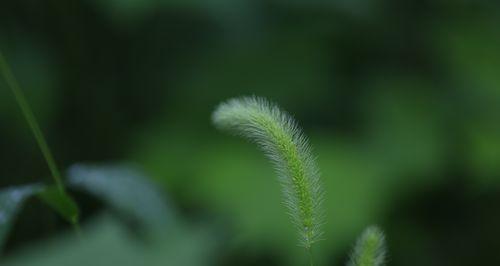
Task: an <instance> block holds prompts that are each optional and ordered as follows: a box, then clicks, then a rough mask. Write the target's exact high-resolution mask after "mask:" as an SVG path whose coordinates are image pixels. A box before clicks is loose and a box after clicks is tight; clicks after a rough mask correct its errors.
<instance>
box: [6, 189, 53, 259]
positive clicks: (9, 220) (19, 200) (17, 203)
mask: <svg viewBox="0 0 500 266" xmlns="http://www.w3.org/2000/svg"><path fill="white" fill-rule="evenodd" d="M42 189H43V187H42V186H41V185H38V184H33V185H25V186H18V187H9V188H4V189H2V190H1V191H0V250H1V249H2V247H3V244H4V243H5V241H6V239H7V236H8V233H9V231H10V229H11V228H12V224H13V221H14V219H15V218H16V216H17V214H18V213H19V211H20V210H21V208H22V206H23V204H24V202H26V200H27V199H28V198H29V197H31V196H33V195H35V194H37V193H39V192H40V191H41V190H42Z"/></svg>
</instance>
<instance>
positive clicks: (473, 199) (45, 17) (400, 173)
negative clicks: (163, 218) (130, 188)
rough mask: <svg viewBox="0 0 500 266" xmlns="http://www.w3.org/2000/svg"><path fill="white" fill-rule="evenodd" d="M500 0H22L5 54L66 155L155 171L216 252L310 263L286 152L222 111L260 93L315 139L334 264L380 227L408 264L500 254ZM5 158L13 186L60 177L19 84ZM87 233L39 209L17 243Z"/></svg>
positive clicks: (26, 218)
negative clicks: (291, 207) (28, 118)
mask: <svg viewBox="0 0 500 266" xmlns="http://www.w3.org/2000/svg"><path fill="white" fill-rule="evenodd" d="M499 7H500V3H495V2H494V1H486V0H484V1H467V0H459V1H451V0H438V1H422V0H419V1H417V0H414V1H397V0H379V1H375V0H366V1H360V0H354V1H353V0H351V1H349V0H330V1H326V0H309V1H305V0H292V1H283V0H266V1H258V0H257V1H249V0H243V1H202V0H191V1H186V0H184V1H181V0H170V1H169V0H106V1H102V0H78V1H77V0H71V1H58V0H45V1H40V0H20V1H12V0H10V1H9V0H4V1H2V5H1V7H0V48H1V49H2V51H3V53H4V54H5V56H6V58H7V60H8V61H9V63H10V64H11V66H12V68H13V71H14V73H15V75H16V77H17V79H18V80H19V82H20V84H21V86H22V88H23V89H24V91H25V93H26V96H27V98H28V100H29V102H30V104H31V105H32V107H33V110H34V112H35V114H36V116H37V118H38V120H39V122H40V124H41V127H42V129H43V131H44V132H45V134H46V137H47V140H48V142H49V145H50V146H51V148H52V150H53V152H54V154H55V157H56V160H57V162H58V163H59V165H60V166H61V168H63V169H66V168H67V167H69V166H70V165H72V164H73V163H75V162H96V163H106V162H116V161H126V162H132V163H135V164H137V165H139V166H141V167H142V169H144V171H145V172H146V173H148V174H149V175H150V176H151V177H152V179H153V181H154V182H156V183H157V184H158V186H159V187H160V188H161V189H162V191H163V192H164V194H165V195H166V197H167V198H168V199H169V202H170V204H171V205H172V206H173V208H174V209H175V210H176V211H177V212H178V215H179V216H180V217H182V220H183V221H184V222H185V223H187V224H189V226H191V227H196V228H198V229H196V230H201V231H207V232H210V233H207V234H206V235H205V233H203V234H202V235H203V236H202V237H201V238H202V239H203V240H197V239H198V238H197V237H200V236H199V235H196V234H195V235H196V236H195V237H194V238H193V240H192V241H191V242H189V241H190V239H191V238H185V237H181V238H182V239H184V240H185V241H184V242H186V244H185V245H187V246H188V247H191V246H198V247H197V248H198V249H205V248H206V249H210V253H211V255H210V256H208V257H209V258H207V259H204V260H203V262H202V264H203V265H305V254H303V253H304V252H303V251H302V250H301V248H299V247H298V246H297V244H296V241H295V239H296V234H295V232H294V228H293V226H292V225H291V224H290V222H289V221H288V220H289V219H288V217H287V215H286V212H285V210H284V208H283V206H282V205H281V194H280V192H279V191H280V187H279V184H278V182H277V181H276V178H275V177H274V176H275V175H274V173H273V170H272V167H271V166H270V164H269V163H268V162H266V159H265V158H264V157H263V156H262V155H261V153H260V152H259V151H258V150H257V149H256V148H255V147H254V146H253V145H251V144H249V143H247V142H245V141H242V140H241V139H238V138H235V137H230V136H227V135H226V134H223V133H221V132H217V131H216V130H215V129H214V128H213V127H212V126H211V124H210V115H211V112H212V110H213V109H214V108H215V106H216V105H217V104H218V103H219V102H221V101H223V100H226V99H228V98H231V97H236V96H241V95H258V96H263V97H267V98H269V99H270V100H272V101H274V102H276V103H278V104H279V105H280V106H281V107H283V108H284V109H286V110H287V111H289V112H290V113H292V114H294V116H295V118H296V119H297V120H298V121H299V123H300V124H301V126H302V127H303V129H304V131H305V133H306V135H308V136H309V137H310V140H311V143H312V145H313V146H314V148H315V149H314V152H315V154H316V155H317V156H318V161H319V165H320V168H321V171H322V178H323V180H324V183H325V188H326V202H325V207H326V209H327V224H326V225H325V231H326V235H325V238H326V240H325V241H323V242H320V243H319V244H318V245H317V247H315V250H314V252H315V257H316V260H317V262H318V264H320V265H343V264H344V263H345V261H346V260H347V258H348V255H349V252H350V249H351V247H352V245H353V243H354V241H355V239H356V237H357V235H358V234H359V233H361V231H362V230H363V228H364V227H365V226H367V225H370V224H378V225H379V226H380V227H382V228H383V229H384V231H385V232H386V234H387V241H388V247H389V263H388V264H389V265H394V266H396V265H406V266H412V265H428V266H432V265H440V266H442V265H457V266H459V265H477V263H479V262H481V264H487V265H500V254H499V253H498V248H499V247H500V241H499V239H500V228H499V226H498V225H499V224H500V209H499V206H500V205H499V204H500V123H499V115H500V49H499V48H500V28H499V27H498V25H500V24H499V23H500V15H499V14H500V13H499V11H500V9H499ZM0 161H1V167H0V177H1V178H0V186H2V187H7V186H12V185H20V184H26V183H31V182H40V181H44V180H45V181H47V182H49V180H50V179H49V172H48V170H47V167H46V165H45V163H44V161H43V158H42V157H41V155H40V152H39V150H38V148H37V146H36V142H35V141H34V139H33V137H32V135H31V133H30V131H29V129H28V127H27V125H26V122H25V121H24V119H23V116H22V113H21V112H20V110H19V108H18V107H17V105H16V102H15V100H14V98H13V97H12V95H11V92H10V91H9V89H8V87H7V86H6V84H5V82H4V80H3V79H2V80H1V81H0ZM75 197H76V199H77V201H78V202H79V203H80V205H81V210H82V224H83V225H84V228H86V227H85V225H86V224H94V223H98V222H95V220H96V219H97V220H99V219H104V218H96V217H98V216H99V215H100V213H102V212H103V206H102V204H100V203H99V202H96V201H95V200H93V199H91V198H88V197H86V196H82V195H78V194H76V195H75ZM99 217H100V216H99ZM105 220H106V219H105ZM103 223H104V225H103V226H101V227H99V229H92V228H93V227H92V225H89V226H88V227H89V229H87V230H88V232H89V234H94V235H96V237H97V239H95V240H94V242H91V244H92V245H94V244H95V246H96V247H106V248H108V247H111V246H113V244H103V243H109V242H106V241H111V240H109V239H114V238H119V239H121V238H120V237H122V236H120V237H117V236H115V235H114V232H115V231H117V230H118V229H117V228H116V227H115V226H112V225H109V224H110V222H109V221H108V222H103ZM68 228H69V226H68V225H66V224H65V223H64V222H63V221H61V220H60V218H58V217H57V215H55V214H53V213H52V212H51V211H49V210H47V209H46V208H44V207H43V206H42V205H41V204H37V203H33V204H30V205H28V206H27V207H26V209H25V210H23V212H22V213H21V215H20V217H19V219H17V222H16V224H15V226H14V230H13V231H12V232H11V235H10V237H9V240H8V242H7V246H6V251H5V255H6V256H12V257H16V256H18V257H19V256H21V257H22V256H24V255H23V254H25V253H23V252H24V251H23V250H26V249H29V251H26V252H28V254H29V253H31V252H36V250H37V249H39V248H40V246H46V245H48V244H46V243H48V242H52V241H56V240H54V239H58V238H59V237H61V236H62V235H65V234H67V232H66V231H68ZM200 228H201V229H200ZM188 231H189V230H188ZM190 233H191V234H194V233H192V232H190ZM107 235H111V236H110V237H106V236H107ZM101 238H102V239H107V240H102V241H100V239H101ZM167 239H170V238H167ZM174 240H175V239H174ZM174 240H172V239H170V241H174ZM116 241H118V242H120V241H121V240H116ZM175 241H177V240H175ZM111 242H112V243H114V242H113V241H111ZM167 242H168V241H167ZM163 244H165V245H167V244H170V245H172V243H162V245H163ZM71 245H77V244H76V243H73V242H71V243H70V244H64V245H60V246H66V247H67V246H71ZM100 245H101V246H100ZM30 246H31V248H28V247H30ZM56 246H57V245H56ZM208 246H210V248H209V247H208ZM56 249H58V250H60V251H58V252H59V253H61V254H64V253H65V252H68V254H71V256H74V258H75V259H74V261H76V260H79V259H81V260H84V255H81V256H80V257H79V258H78V256H76V255H73V253H71V252H70V251H67V250H66V249H62V247H57V248H56ZM166 249H168V248H166ZM126 250H127V251H124V252H128V253H134V252H137V253H141V252H146V251H144V250H148V248H144V250H142V249H140V250H138V249H137V247H135V246H133V245H131V246H127V247H126ZM131 250H133V251H131ZM141 250H142V251H141ZM187 250H188V251H186V252H187V254H189V256H195V255H194V254H195V253H191V251H189V250H190V249H189V248H188V249H187ZM119 253H120V252H119ZM122 253H123V252H121V253H120V254H122ZM171 253H172V252H171ZM19 254H21V255H19ZM82 254H83V253H82ZM90 254H94V253H92V252H90ZM134 254H135V253H134ZM173 254H174V253H173ZM196 254H197V253H196ZM46 256H49V255H46ZM88 256H93V255H88ZM103 256H105V255H103ZM165 256H166V258H163V257H162V258H161V259H162V260H166V261H168V260H169V257H168V254H166V255H165ZM42 257H43V256H42ZM129 263H131V262H130V261H129ZM142 263H144V261H142ZM20 265H21V264H20ZM47 265H50V264H47ZM52 265H55V264H52ZM61 265H69V264H67V262H66V264H64V263H62V264H61ZM75 265H76V264H75ZM83 265H85V264H83ZM108 265H111V264H108ZM131 265H139V263H138V262H137V263H136V264H134V263H132V264H131ZM165 265H182V264H176V263H175V262H171V263H170V264H169V263H166V264H165ZM186 265H187V264H186Z"/></svg>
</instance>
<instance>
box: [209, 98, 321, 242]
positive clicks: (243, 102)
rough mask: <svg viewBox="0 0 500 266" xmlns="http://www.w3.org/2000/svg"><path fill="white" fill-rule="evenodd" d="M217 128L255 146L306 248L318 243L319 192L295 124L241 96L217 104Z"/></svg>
mask: <svg viewBox="0 0 500 266" xmlns="http://www.w3.org/2000/svg"><path fill="white" fill-rule="evenodd" d="M212 120H213V123H214V124H215V125H216V127H218V128H219V129H223V130H228V131H230V132H233V133H235V134H237V135H240V136H243V137H246V138H248V139H250V140H251V141H253V142H255V143H256V144H258V146H259V147H260V148H261V149H262V150H263V151H264V153H265V154H266V155H267V157H268V158H269V159H270V160H271V161H272V162H273V164H274V166H275V168H276V171H277V173H278V176H279V180H280V182H281V184H282V185H283V192H284V196H285V205H286V206H287V207H288V209H289V212H290V215H291V217H292V219H293V222H294V224H295V225H296V226H297V228H298V230H299V233H300V244H301V245H302V246H304V247H305V248H306V249H308V250H309V249H310V248H311V245H312V244H313V243H314V242H316V241H318V240H320V238H321V235H322V231H321V228H320V227H321V224H322V222H323V212H322V209H321V203H322V197H323V190H322V187H321V184H320V181H319V172H318V168H317V166H316V163H315V160H314V157H313V156H312V155H311V148H310V146H309V144H308V142H307V139H306V137H305V136H304V135H303V134H302V132H301V130H300V128H299V127H298V125H297V123H296V122H295V121H294V120H293V118H292V117H291V116H290V115H288V114H287V113H286V112H284V111H282V110H280V108H279V107H278V106H276V105H274V104H272V103H270V102H268V101H267V100H265V99H263V98H257V97H243V98H237V99H232V100H229V101H227V102H224V103H222V104H220V105H219V106H218V107H217V109H216V110H215V112H214V113H213V115H212Z"/></svg>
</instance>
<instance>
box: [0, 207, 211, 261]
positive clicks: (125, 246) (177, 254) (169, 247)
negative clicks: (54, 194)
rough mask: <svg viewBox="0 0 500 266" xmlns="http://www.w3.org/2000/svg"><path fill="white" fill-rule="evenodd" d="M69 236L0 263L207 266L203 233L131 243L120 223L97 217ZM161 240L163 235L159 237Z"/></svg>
mask: <svg viewBox="0 0 500 266" xmlns="http://www.w3.org/2000/svg"><path fill="white" fill-rule="evenodd" d="M83 229H84V231H83V235H82V237H81V239H77V238H75V237H74V236H72V235H69V236H65V237H61V238H58V239H55V240H51V241H47V242H44V243H41V244H39V245H35V246H32V247H31V248H28V249H26V250H24V251H21V252H19V253H18V254H17V255H14V256H13V257H11V258H9V259H8V260H6V261H5V262H2V265H4V266H30V265H33V266H34V265H36V266H45V265H47V266H80V265H81V266H86V265H93V266H110V265H120V266H137V265H145V266H156V265H158V266H163V265H172V266H177V265H178V266H198V265H200V266H201V265H210V264H209V263H208V259H209V254H210V252H211V249H212V244H211V242H210V235H209V234H207V232H206V231H204V230H203V229H201V230H200V229H196V228H193V229H190V230H181V229H180V228H170V229H172V230H169V232H170V233H169V235H168V237H166V238H161V240H158V241H154V242H153V243H148V244H146V243H143V242H138V241H136V240H134V238H132V237H131V235H129V234H128V232H127V231H126V230H125V227H123V226H122V225H121V224H120V223H118V222H117V221H116V220H114V219H112V218H110V217H107V216H105V217H101V218H100V219H99V220H98V221H95V222H93V223H92V224H91V225H90V226H87V227H84V228H83ZM162 237H163V235H162Z"/></svg>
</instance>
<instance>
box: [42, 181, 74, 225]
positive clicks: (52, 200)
mask: <svg viewBox="0 0 500 266" xmlns="http://www.w3.org/2000/svg"><path fill="white" fill-rule="evenodd" d="M38 196H39V197H40V199H42V200H43V201H44V202H45V203H47V204H48V205H49V206H50V207H52V209H54V210H55V211H56V212H57V213H59V215H61V216H62V217H63V218H64V219H66V220H67V221H68V222H70V223H71V224H76V223H77V222H78V217H79V210H78V206H77V205H76V202H75V201H74V200H73V198H71V196H70V195H69V194H67V193H66V192H64V191H61V190H59V189H58V188H57V187H56V186H50V187H47V188H45V189H44V190H43V191H41V192H40V193H39V194H38Z"/></svg>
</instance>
